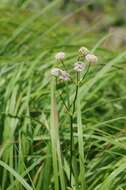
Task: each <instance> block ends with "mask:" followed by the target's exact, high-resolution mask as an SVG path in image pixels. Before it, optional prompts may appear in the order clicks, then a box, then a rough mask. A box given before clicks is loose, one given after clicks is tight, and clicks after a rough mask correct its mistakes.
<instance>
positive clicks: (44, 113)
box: [0, 1, 126, 190]
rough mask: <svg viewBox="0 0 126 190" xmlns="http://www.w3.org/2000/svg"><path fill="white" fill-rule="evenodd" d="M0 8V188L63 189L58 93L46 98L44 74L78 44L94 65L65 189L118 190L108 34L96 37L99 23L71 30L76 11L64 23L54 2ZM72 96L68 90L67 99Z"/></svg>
mask: <svg viewBox="0 0 126 190" xmlns="http://www.w3.org/2000/svg"><path fill="white" fill-rule="evenodd" d="M36 2H37V1H36ZM4 3H5V1H1V4H0V25H1V27H0V36H1V37H0V95H1V96H0V112H1V114H0V145H1V146H0V159H1V161H0V165H1V167H0V189H1V190H5V189H6V190H13V189H17V190H20V189H21V190H22V189H24V188H25V189H28V188H29V189H36V190H40V189H43V190H48V189H49V190H53V189H55V190H58V189H62V190H65V189H66V188H67V187H68V184H69V183H68V181H69V154H70V153H69V144H70V139H69V133H70V128H69V120H68V117H67V116H66V115H67V114H66V113H65V109H64V107H63V105H62V103H61V102H60V100H59V96H58V93H56V92H55V95H54V91H53V89H52V95H51V90H50V86H51V84H50V83H51V77H50V69H51V68H52V67H53V64H54V63H55V60H54V54H55V52H57V51H61V50H62V51H66V52H67V59H66V64H67V66H68V68H69V67H70V65H72V64H73V63H74V62H75V61H76V55H77V51H78V48H79V47H80V46H83V45H84V46H87V47H88V48H89V49H91V47H93V48H92V50H93V51H95V53H96V54H97V55H98V57H99V63H98V66H96V67H93V68H92V69H91V71H90V73H89V75H88V78H87V80H86V81H85V83H84V84H83V85H82V86H81V89H80V93H79V99H78V107H77V113H78V116H77V118H75V121H74V129H75V133H74V134H75V137H74V138H75V144H74V146H75V148H76V150H77V151H75V152H74V173H73V177H72V184H73V185H75V187H74V188H75V189H76V190H79V189H80V190H94V189H95V190H96V189H98V190H106V189H107V188H109V189H110V190H120V189H123V190H125V189H126V177H125V176H126V172H125V153H126V137H125V134H126V130H125V125H126V122H125V120H126V116H125V113H126V101H125V100H126V95H125V93H126V88H125V83H126V79H125V72H126V67H125V61H126V53H125V52H124V48H119V49H118V50H115V51H112V50H109V49H105V48H104V47H103V46H102V44H103V41H104V40H105V37H106V35H108V34H107V32H106V30H101V29H99V30H96V28H97V27H98V26H99V19H98V20H97V21H95V22H93V23H89V25H88V26H85V27H83V26H80V24H76V25H75V23H74V24H73V23H71V22H70V20H69V19H70V18H72V17H73V16H74V12H78V10H79V9H80V7H79V8H75V9H74V10H73V12H72V13H71V12H70V13H69V12H67V11H66V12H67V15H66V16H64V15H63V13H60V11H59V10H60V9H59V8H60V6H61V4H60V2H59V1H53V2H52V3H49V4H47V3H46V1H45V2H44V1H43V5H42V4H41V6H38V5H34V6H35V7H36V9H34V8H31V4H29V3H30V1H13V3H12V1H6V3H5V4H4ZM40 3H41V2H40ZM34 6H32V7H34ZM87 6H88V5H87ZM37 7H38V8H37ZM84 10H85V6H84ZM114 10H116V9H114ZM112 13H113V11H112ZM113 14H114V13H113ZM108 16H109V15H108ZM70 23H71V24H70ZM106 27H107V26H106ZM52 85H53V84H52ZM52 87H53V86H52ZM63 88H64V86H63V85H62V86H59V87H58V91H59V90H61V89H63ZM74 90H75V89H73V87H72V86H71V85H70V86H69V91H70V93H71V99H72V97H73V96H72V94H73V93H74ZM51 97H52V98H51ZM50 99H51V101H52V104H51V101H50ZM50 104H51V106H50ZM50 107H51V110H52V112H51V111H50ZM55 107H57V111H56V110H54V109H55ZM54 114H55V115H54ZM55 116H56V117H57V122H56V119H55ZM50 117H51V118H52V122H51V124H50ZM55 122H56V123H55ZM56 126H57V127H56ZM55 143H56V144H55ZM83 156H84V157H83ZM75 171H76V172H75ZM83 183H85V184H83ZM22 185H23V186H24V187H23V186H22ZM85 186H86V188H85Z"/></svg>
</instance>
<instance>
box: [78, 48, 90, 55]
mask: <svg viewBox="0 0 126 190" xmlns="http://www.w3.org/2000/svg"><path fill="white" fill-rule="evenodd" d="M79 53H80V55H82V56H86V55H87V54H88V53H89V50H88V49H87V48H86V47H81V48H80V49H79Z"/></svg>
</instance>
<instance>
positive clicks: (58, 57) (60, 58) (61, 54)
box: [55, 52, 65, 61]
mask: <svg viewBox="0 0 126 190" xmlns="http://www.w3.org/2000/svg"><path fill="white" fill-rule="evenodd" d="M55 59H56V60H57V61H63V60H64V59H65V53H64V52H59V53H57V54H56V55H55Z"/></svg>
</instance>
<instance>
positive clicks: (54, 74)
mask: <svg viewBox="0 0 126 190" xmlns="http://www.w3.org/2000/svg"><path fill="white" fill-rule="evenodd" d="M51 75H53V76H55V77H58V76H59V75H60V69H59V68H53V69H52V70H51Z"/></svg>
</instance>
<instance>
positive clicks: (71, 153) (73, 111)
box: [70, 73, 79, 187]
mask: <svg viewBox="0 0 126 190" xmlns="http://www.w3.org/2000/svg"><path fill="white" fill-rule="evenodd" d="M78 83H79V74H78V73H77V85H76V92H75V96H74V100H73V109H72V115H71V116H70V187H71V186H72V160H73V146H74V136H73V133H74V131H73V120H74V114H75V107H76V100H77V95H78V89H79V85H78Z"/></svg>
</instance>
